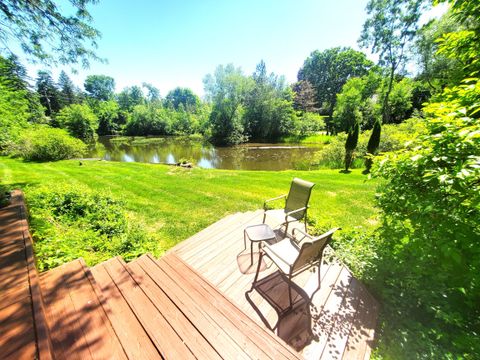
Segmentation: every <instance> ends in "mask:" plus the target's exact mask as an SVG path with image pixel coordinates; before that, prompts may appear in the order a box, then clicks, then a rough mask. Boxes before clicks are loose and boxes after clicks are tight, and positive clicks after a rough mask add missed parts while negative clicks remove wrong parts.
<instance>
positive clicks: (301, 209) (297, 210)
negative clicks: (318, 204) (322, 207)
mask: <svg viewBox="0 0 480 360" xmlns="http://www.w3.org/2000/svg"><path fill="white" fill-rule="evenodd" d="M307 209H308V206H304V207H302V208H300V209H296V210H292V211H289V212H287V213H285V222H287V219H288V217H289V216H292V214H295V213H297V212H300V211H305V210H307Z"/></svg>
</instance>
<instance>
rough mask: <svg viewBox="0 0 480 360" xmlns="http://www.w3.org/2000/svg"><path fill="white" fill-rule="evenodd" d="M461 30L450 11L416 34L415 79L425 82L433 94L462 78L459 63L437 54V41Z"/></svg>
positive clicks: (456, 60)
mask: <svg viewBox="0 0 480 360" xmlns="http://www.w3.org/2000/svg"><path fill="white" fill-rule="evenodd" d="M459 30H463V28H462V26H461V24H460V23H459V22H458V21H457V20H456V19H455V17H453V16H452V14H451V11H449V12H447V13H446V14H444V15H443V16H442V17H441V18H440V19H438V20H436V19H435V20H432V21H430V22H429V23H428V24H426V25H424V26H423V27H422V28H421V29H420V30H419V32H418V36H417V38H416V40H415V45H414V51H415V55H416V58H417V63H418V65H419V68H420V73H419V74H418V76H417V78H418V79H419V80H422V81H425V82H426V84H427V85H428V86H429V87H430V90H431V91H433V92H440V91H442V90H443V89H444V88H445V87H446V86H449V85H452V84H457V83H458V82H459V81H460V80H461V79H462V77H463V75H464V72H463V67H462V64H461V62H460V61H459V60H458V59H455V58H449V57H448V56H446V55H444V54H439V53H438V48H439V43H438V41H437V39H439V38H441V37H442V36H443V35H444V34H448V33H451V32H453V31H459Z"/></svg>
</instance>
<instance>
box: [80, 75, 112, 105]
mask: <svg viewBox="0 0 480 360" xmlns="http://www.w3.org/2000/svg"><path fill="white" fill-rule="evenodd" d="M83 86H84V87H85V91H86V92H87V94H88V96H90V97H91V98H92V99H94V100H97V101H107V100H110V99H112V98H113V92H114V90H115V80H114V79H113V78H112V77H110V76H106V75H88V76H87V78H86V79H85V83H84V84H83Z"/></svg>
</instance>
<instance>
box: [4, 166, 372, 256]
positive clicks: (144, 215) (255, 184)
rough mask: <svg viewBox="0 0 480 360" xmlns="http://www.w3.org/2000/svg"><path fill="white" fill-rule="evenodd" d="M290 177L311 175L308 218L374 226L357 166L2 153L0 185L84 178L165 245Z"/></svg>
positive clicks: (368, 186)
mask: <svg viewBox="0 0 480 360" xmlns="http://www.w3.org/2000/svg"><path fill="white" fill-rule="evenodd" d="M293 177H300V178H303V179H306V180H310V181H312V182H315V183H316V184H317V185H316V187H315V188H314V191H313V194H312V199H311V203H310V205H311V211H310V215H311V217H312V218H313V219H314V220H315V221H317V222H318V223H320V224H322V225H325V226H341V227H343V228H344V229H353V228H364V229H365V228H369V227H372V226H375V214H376V211H375V208H374V206H373V202H374V201H373V200H374V192H375V187H376V182H375V181H369V180H367V178H366V176H364V175H362V174H361V171H360V170H355V171H353V172H352V173H350V174H342V173H339V171H338V170H319V171H277V172H267V171H230V170H205V169H199V168H195V169H192V170H188V169H182V168H176V167H169V166H163V165H151V164H141V163H114V162H106V161H82V162H81V164H80V162H79V161H78V160H71V161H60V162H52V163H28V162H23V161H21V160H15V159H10V158H6V157H0V179H1V185H4V186H6V187H7V188H21V189H23V190H24V192H25V194H26V198H27V201H28V196H29V191H31V190H32V189H33V188H35V187H37V186H40V185H44V186H45V185H47V186H49V185H57V184H61V183H67V184H73V185H77V184H79V185H84V186H87V187H89V188H91V189H94V190H97V191H100V192H105V193H108V194H111V195H112V196H113V197H115V198H118V199H121V200H123V201H124V202H125V206H126V208H127V211H128V212H129V214H130V215H131V216H132V217H133V219H138V220H140V221H141V223H144V224H146V227H147V230H148V231H149V232H151V233H154V234H155V238H156V239H160V241H159V242H160V243H159V244H158V249H161V250H165V249H168V248H170V247H172V246H174V245H175V244H176V243H178V242H180V241H182V240H184V239H186V238H188V237H189V236H191V235H193V234H195V233H196V232H198V231H200V230H201V229H203V228H205V227H206V226H208V225H210V224H212V223H213V222H215V221H217V220H219V219H221V218H222V217H224V216H226V215H227V214H231V213H235V212H237V211H246V210H255V209H259V208H261V207H262V204H263V200H264V199H266V198H270V197H274V196H277V195H280V194H283V193H286V192H287V191H288V188H289V184H290V181H291V180H292V178H293Z"/></svg>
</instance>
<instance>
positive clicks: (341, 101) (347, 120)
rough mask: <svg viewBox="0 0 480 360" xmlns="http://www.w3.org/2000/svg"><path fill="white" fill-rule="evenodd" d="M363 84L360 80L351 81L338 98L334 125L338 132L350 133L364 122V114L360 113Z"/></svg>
mask: <svg viewBox="0 0 480 360" xmlns="http://www.w3.org/2000/svg"><path fill="white" fill-rule="evenodd" d="M361 83H362V80H361V79H360V78H353V79H351V80H349V82H348V83H347V84H345V86H344V88H343V90H342V92H341V93H340V94H338V96H337V103H336V107H335V111H334V113H333V124H334V125H335V128H336V129H337V130H338V131H344V132H350V131H351V129H353V127H354V126H355V124H356V123H362V122H363V116H362V112H361V111H360V107H361V104H362V102H363V99H362V91H361V85H360V84H361Z"/></svg>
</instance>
